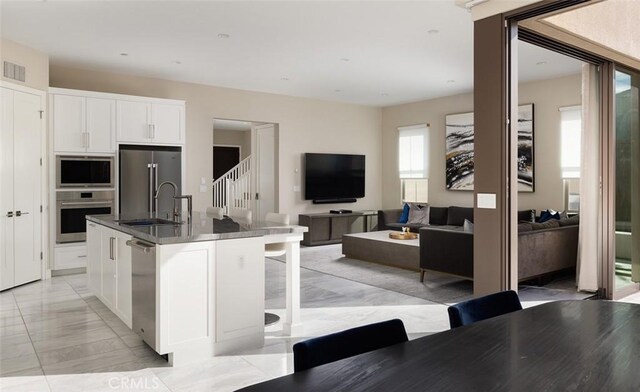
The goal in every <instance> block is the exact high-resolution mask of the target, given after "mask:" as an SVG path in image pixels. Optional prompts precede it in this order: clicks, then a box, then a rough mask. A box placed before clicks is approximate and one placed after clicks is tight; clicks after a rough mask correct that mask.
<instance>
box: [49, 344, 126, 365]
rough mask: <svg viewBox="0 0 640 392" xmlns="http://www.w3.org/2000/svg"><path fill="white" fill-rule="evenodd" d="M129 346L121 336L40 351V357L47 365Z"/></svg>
mask: <svg viewBox="0 0 640 392" xmlns="http://www.w3.org/2000/svg"><path fill="white" fill-rule="evenodd" d="M127 348H128V347H127V346H126V345H125V344H124V342H123V341H122V340H121V339H120V338H111V339H105V340H98V341H96V342H90V343H83V344H78V345H75V346H69V347H64V348H59V349H54V350H49V351H39V352H38V358H40V363H42V365H43V366H46V365H51V364H55V363H59V362H67V361H71V360H77V359H83V358H87V357H92V356H95V355H97V354H102V353H108V352H111V351H116V350H123V349H127Z"/></svg>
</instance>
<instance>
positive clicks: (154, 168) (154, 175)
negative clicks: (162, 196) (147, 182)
mask: <svg viewBox="0 0 640 392" xmlns="http://www.w3.org/2000/svg"><path fill="white" fill-rule="evenodd" d="M153 182H154V191H153V193H154V194H155V192H156V189H155V188H156V187H157V186H158V164H157V163H154V164H153ZM154 200H155V199H154ZM154 212H155V213H156V214H157V213H158V205H157V204H156V206H155V209H154Z"/></svg>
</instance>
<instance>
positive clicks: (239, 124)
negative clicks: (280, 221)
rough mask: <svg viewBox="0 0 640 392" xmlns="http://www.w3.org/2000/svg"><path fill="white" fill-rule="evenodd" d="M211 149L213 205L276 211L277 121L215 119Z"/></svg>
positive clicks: (260, 215)
mask: <svg viewBox="0 0 640 392" xmlns="http://www.w3.org/2000/svg"><path fill="white" fill-rule="evenodd" d="M212 153H213V159H212V162H213V168H212V169H213V171H212V172H213V205H214V206H215V207H222V208H223V209H225V211H228V209H229V208H240V209H250V210H251V211H252V218H253V220H264V218H265V215H266V214H267V213H269V212H277V211H278V167H279V166H278V124H274V123H267V122H257V121H242V120H229V119H214V124H213V150H212Z"/></svg>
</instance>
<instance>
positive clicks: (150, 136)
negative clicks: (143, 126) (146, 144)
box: [149, 124, 153, 139]
mask: <svg viewBox="0 0 640 392" xmlns="http://www.w3.org/2000/svg"><path fill="white" fill-rule="evenodd" d="M149 139H153V124H149Z"/></svg>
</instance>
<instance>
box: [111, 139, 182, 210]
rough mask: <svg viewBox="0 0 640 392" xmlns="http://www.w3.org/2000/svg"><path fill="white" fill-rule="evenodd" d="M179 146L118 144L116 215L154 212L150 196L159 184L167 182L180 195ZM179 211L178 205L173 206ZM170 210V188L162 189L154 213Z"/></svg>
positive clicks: (171, 192)
mask: <svg viewBox="0 0 640 392" xmlns="http://www.w3.org/2000/svg"><path fill="white" fill-rule="evenodd" d="M181 155H182V152H181V148H180V147H162V146H134V145H121V146H120V150H119V159H120V165H119V168H120V170H119V177H120V194H119V197H120V203H119V206H120V208H119V209H120V213H121V214H129V213H143V212H151V213H153V212H155V211H154V210H153V204H154V203H153V196H154V194H155V192H156V190H157V189H158V185H160V184H161V183H162V182H163V181H171V182H173V183H174V184H176V186H177V187H178V189H177V192H176V195H180V194H181V192H182V189H181V182H182V181H181V180H182V159H181ZM176 204H177V207H178V209H180V203H176ZM171 211H173V188H172V187H171V186H164V187H162V190H161V191H160V194H159V197H158V212H171Z"/></svg>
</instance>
